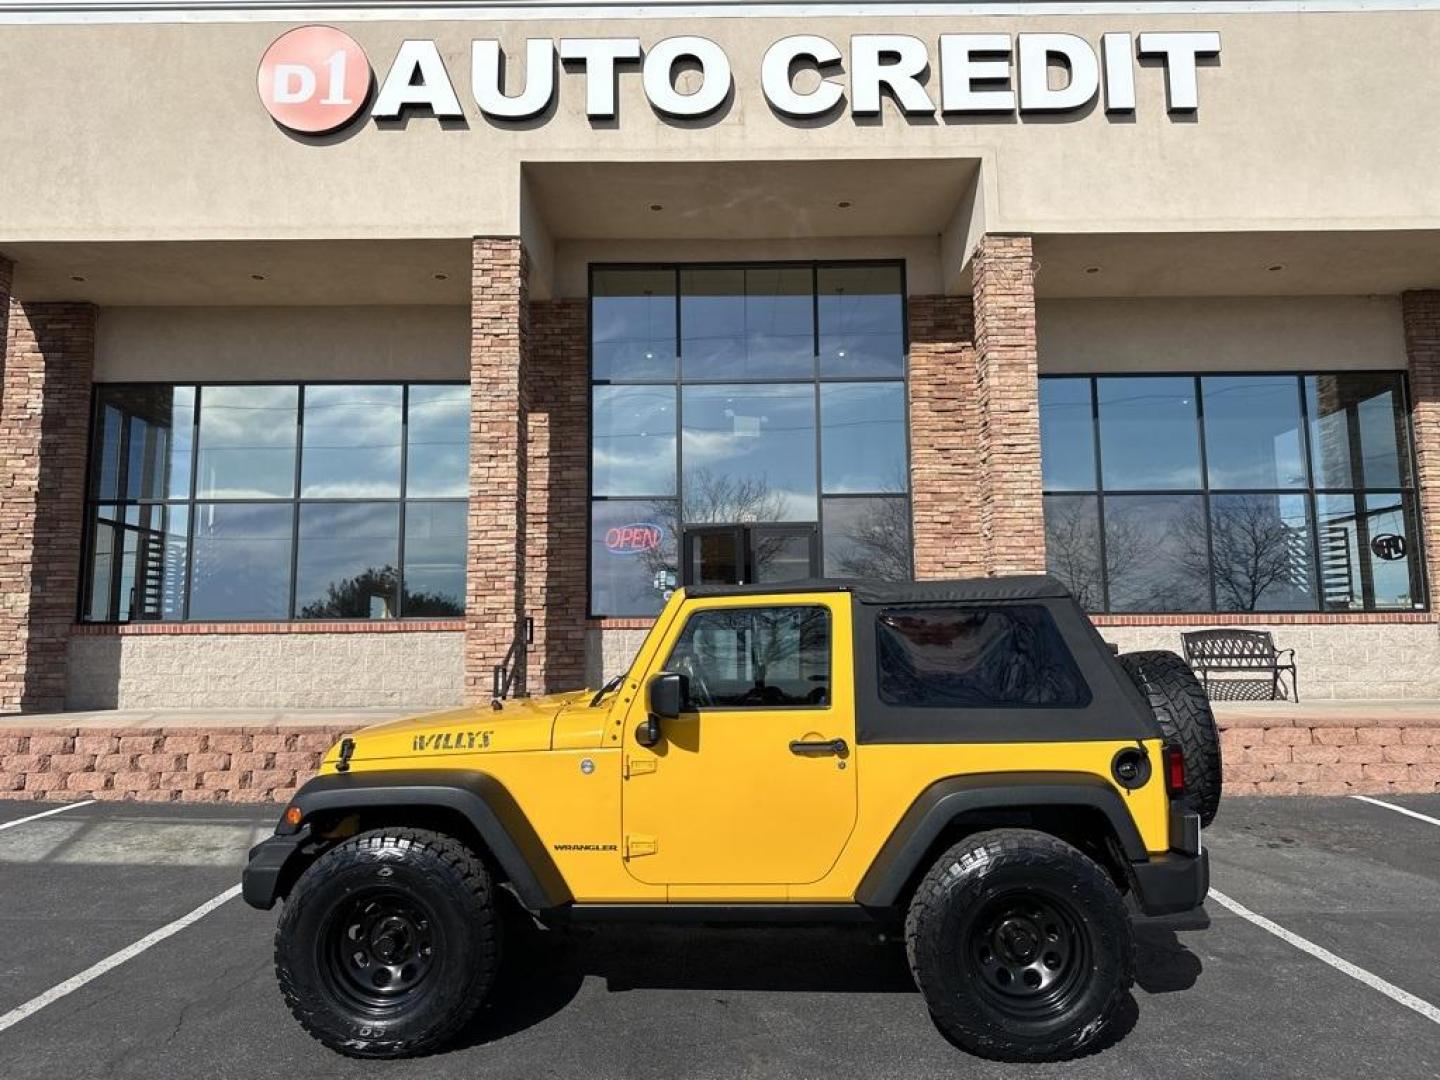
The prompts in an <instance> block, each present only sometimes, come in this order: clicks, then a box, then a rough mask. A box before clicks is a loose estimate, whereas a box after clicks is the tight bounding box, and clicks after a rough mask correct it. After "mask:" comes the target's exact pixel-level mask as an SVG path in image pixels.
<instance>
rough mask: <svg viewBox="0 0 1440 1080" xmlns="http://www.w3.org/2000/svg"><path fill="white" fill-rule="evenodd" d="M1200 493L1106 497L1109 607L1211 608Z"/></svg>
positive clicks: (1203, 515) (1112, 608) (1145, 609)
mask: <svg viewBox="0 0 1440 1080" xmlns="http://www.w3.org/2000/svg"><path fill="white" fill-rule="evenodd" d="M1205 534H1206V533H1205V504H1204V500H1203V499H1202V498H1201V496H1199V495H1121V496H1108V497H1107V498H1106V499H1105V570H1106V576H1107V578H1108V580H1109V583H1110V610H1111V611H1207V610H1209V608H1210V558H1209V553H1208V552H1207V551H1206V545H1205Z"/></svg>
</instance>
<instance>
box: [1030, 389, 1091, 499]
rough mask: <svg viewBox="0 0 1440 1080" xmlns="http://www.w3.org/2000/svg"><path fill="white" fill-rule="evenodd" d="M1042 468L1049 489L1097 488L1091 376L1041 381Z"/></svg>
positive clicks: (1087, 489) (1078, 489) (1074, 489)
mask: <svg viewBox="0 0 1440 1080" xmlns="http://www.w3.org/2000/svg"><path fill="white" fill-rule="evenodd" d="M1040 468H1041V471H1042V472H1043V474H1044V485H1045V490H1046V491H1094V490H1095V486H1096V485H1095V417H1094V416H1093V414H1092V411H1091V406H1090V380H1089V379H1041V380H1040Z"/></svg>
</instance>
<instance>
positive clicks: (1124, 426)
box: [1096, 376, 1200, 491]
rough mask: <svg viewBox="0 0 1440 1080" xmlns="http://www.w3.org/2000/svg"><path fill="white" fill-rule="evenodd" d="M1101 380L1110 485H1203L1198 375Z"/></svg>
mask: <svg viewBox="0 0 1440 1080" xmlns="http://www.w3.org/2000/svg"><path fill="white" fill-rule="evenodd" d="M1096 382H1097V392H1098V394H1099V398H1100V456H1101V461H1102V465H1103V469H1104V477H1105V487H1106V488H1107V489H1109V490H1112V491H1114V490H1123V489H1125V488H1129V489H1131V490H1144V489H1147V488H1198V487H1199V486H1200V433H1199V428H1198V426H1197V422H1196V411H1195V380H1194V379H1192V378H1189V377H1188V376H1186V377H1175V378H1171V377H1161V378H1156V377H1135V378H1124V377H1120V378H1102V379H1098V380H1096Z"/></svg>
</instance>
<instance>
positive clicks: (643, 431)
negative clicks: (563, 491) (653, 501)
mask: <svg viewBox="0 0 1440 1080" xmlns="http://www.w3.org/2000/svg"><path fill="white" fill-rule="evenodd" d="M594 393H595V398H594V402H593V406H592V407H593V414H592V423H591V429H590V431H591V434H590V438H591V453H592V455H593V456H592V458H591V474H590V491H591V493H592V494H594V495H674V494H675V388H674V387H673V386H597V387H595V388H594Z"/></svg>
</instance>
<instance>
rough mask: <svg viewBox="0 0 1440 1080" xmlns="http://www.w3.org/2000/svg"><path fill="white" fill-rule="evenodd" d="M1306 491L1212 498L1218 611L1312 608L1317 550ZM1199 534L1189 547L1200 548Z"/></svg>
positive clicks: (1308, 609) (1211, 519) (1211, 538)
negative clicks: (1312, 541) (1298, 493)
mask: <svg viewBox="0 0 1440 1080" xmlns="http://www.w3.org/2000/svg"><path fill="white" fill-rule="evenodd" d="M1309 502H1310V500H1309V498H1308V497H1307V496H1305V495H1214V496H1212V497H1211V499H1210V550H1211V551H1212V552H1213V572H1214V579H1215V606H1216V607H1217V608H1218V609H1219V610H1221V611H1313V610H1314V609H1315V607H1316V605H1317V601H1316V596H1315V588H1314V584H1313V583H1314V578H1315V551H1314V548H1313V546H1312V544H1311V538H1310V507H1309ZM1202 545H1203V538H1196V539H1195V540H1193V541H1192V542H1191V543H1190V545H1189V546H1190V547H1191V548H1194V549H1199V548H1200V547H1201V546H1202Z"/></svg>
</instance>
